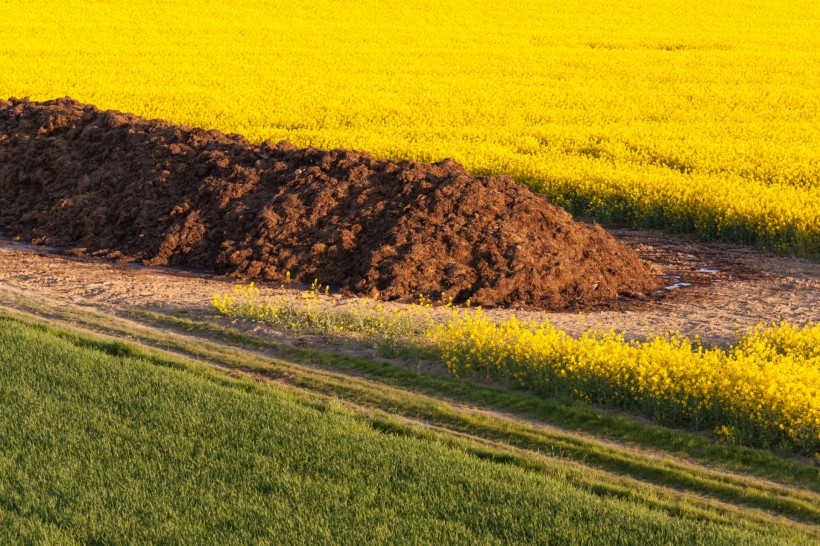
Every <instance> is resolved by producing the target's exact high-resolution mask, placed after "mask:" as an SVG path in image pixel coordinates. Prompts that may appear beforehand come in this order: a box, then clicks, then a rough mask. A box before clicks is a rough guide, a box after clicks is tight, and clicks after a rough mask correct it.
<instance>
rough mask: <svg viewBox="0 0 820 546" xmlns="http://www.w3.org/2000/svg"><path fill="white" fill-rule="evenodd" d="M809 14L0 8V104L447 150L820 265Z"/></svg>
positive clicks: (395, 6)
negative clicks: (70, 101) (56, 102)
mask: <svg viewBox="0 0 820 546" xmlns="http://www.w3.org/2000/svg"><path fill="white" fill-rule="evenodd" d="M818 28H820V3H818V2H816V1H815V0H790V1H787V2H784V1H782V0H761V1H759V2H753V3H749V2H747V1H745V0H724V1H722V2H708V1H706V0H693V1H691V2H679V1H673V0H603V1H601V2H592V3H590V2H588V1H586V0H560V1H559V0H541V1H536V2H532V1H529V0H507V1H505V2H491V1H489V0H471V1H467V0H454V1H451V2H433V1H432V0H409V1H408V0H403V1H401V2H398V1H396V0H386V1H379V2H376V1H373V0H362V1H359V2H345V3H340V2H333V1H330V0H315V1H313V2H289V1H284V0H236V1H233V2H222V1H217V0H179V1H178V2H155V1H148V0H133V1H130V2H102V1H93V2H89V1H85V0H83V1H79V0H59V1H57V0H31V1H26V2H21V1H19V0H14V1H10V0H0V75H1V76H0V97H3V98H5V97H8V96H18V97H19V96H30V97H31V98H32V99H36V100H46V99H52V98H55V97H58V96H64V95H70V96H72V97H74V98H76V99H78V100H82V101H85V102H90V103H93V104H96V105H98V106H100V107H102V108H116V109H120V110H125V111H132V112H135V113H137V114H140V115H143V116H147V117H160V118H166V119H169V120H171V121H175V122H178V123H185V124H189V125H195V126H202V127H206V128H218V129H221V130H223V131H227V132H239V133H242V134H244V135H246V136H247V137H248V138H249V139H250V140H252V141H262V140H264V139H273V140H279V139H289V140H291V141H293V142H294V143H295V144H297V145H309V144H310V145H316V146H319V147H324V148H336V147H353V148H357V149H365V150H369V151H371V152H373V153H374V154H376V155H378V156H383V157H391V158H406V157H409V158H414V159H417V160H423V161H435V160H440V159H443V158H444V157H454V158H456V159H457V160H459V161H461V162H463V163H464V164H465V165H466V166H467V167H468V168H469V169H471V170H472V171H474V172H478V173H509V174H512V175H513V176H515V177H516V178H517V179H519V180H521V181H523V182H525V183H527V184H529V185H530V186H531V187H532V188H534V189H536V190H537V191H541V192H543V193H545V194H546V195H548V196H549V197H550V198H552V199H553V200H554V201H556V202H557V203H558V204H561V205H564V206H566V207H568V208H569V209H571V210H572V211H574V212H575V213H578V214H582V215H587V216H594V217H597V218H599V219H602V220H607V221H617V222H626V223H630V224H632V225H636V226H654V227H667V228H671V229H675V230H679V231H685V232H692V233H696V234H698V235H700V236H701V237H704V238H709V239H719V240H730V241H737V242H743V243H749V244H756V245H761V246H766V247H769V248H773V249H777V250H781V251H785V252H794V253H799V254H804V255H817V254H818V253H820V156H818V153H817V150H818V149H820V130H818V127H820V86H818V85H816V82H818V81H820V33H818V32H817V29H818Z"/></svg>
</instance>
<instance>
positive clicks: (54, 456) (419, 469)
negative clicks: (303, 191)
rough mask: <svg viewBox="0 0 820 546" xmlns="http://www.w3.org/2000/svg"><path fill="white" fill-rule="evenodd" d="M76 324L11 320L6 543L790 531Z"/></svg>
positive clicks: (616, 538)
mask: <svg viewBox="0 0 820 546" xmlns="http://www.w3.org/2000/svg"><path fill="white" fill-rule="evenodd" d="M71 339H72V338H71V337H66V336H62V337H60V336H58V335H56V334H55V332H53V331H51V330H49V329H47V328H44V327H38V326H32V325H28V324H25V323H22V322H20V321H18V320H14V319H10V318H7V317H4V318H0V370H2V374H0V404H2V407H3V411H2V412H0V469H1V470H0V541H2V542H4V543H15V542H24V543H28V542H53V543H72V542H90V543H103V542H104V543H132V542H141V541H151V542H157V541H174V542H178V541H179V542H188V543H225V542H233V543H236V542H251V541H252V542H257V543H258V542H276V543H304V542H310V543H321V542H335V543H364V542H370V543H384V542H424V543H433V542H435V543H439V542H458V543H479V542H480V543H483V544H486V543H493V542H540V543H551V544H561V543H573V544H631V543H647V542H651V543H680V544H695V543H702V544H729V543H731V544H767V543H775V542H777V541H776V539H775V537H771V536H765V535H761V534H757V533H751V532H747V531H742V530H739V529H734V528H732V527H730V526H727V525H718V524H714V523H703V522H695V521H692V520H688V519H685V518H675V517H670V516H669V515H667V514H665V513H663V512H660V511H655V510H651V509H649V508H647V507H645V506H643V505H641V504H639V503H634V502H627V501H623V500H618V499H613V498H600V497H597V496H595V495H593V494H590V493H588V492H586V491H581V490H579V489H577V488H575V487H573V486H571V485H569V484H568V483H566V482H563V481H562V480H560V479H554V478H549V477H546V476H544V475H542V474H539V473H535V472H529V471H526V470H523V469H522V468H519V467H516V466H512V465H501V464H497V463H493V462H489V461H483V460H479V459H478V458H476V457H473V456H470V455H468V454H466V453H465V452H463V451H461V450H457V449H453V448H450V447H447V446H445V445H443V444H442V443H440V442H435V441H430V440H423V439H419V438H413V437H401V436H394V435H386V434H383V433H380V432H378V431H377V430H374V429H373V428H372V427H370V426H368V424H367V422H366V421H364V420H361V419H357V418H354V417H351V416H349V415H346V414H344V413H343V412H341V411H337V410H334V409H333V408H332V407H330V408H328V407H324V409H322V407H317V406H316V405H315V404H309V403H306V402H305V401H304V400H302V399H300V397H299V396H298V395H295V394H291V393H288V392H287V391H286V390H283V389H276V388H270V387H260V386H256V385H253V384H251V383H248V382H244V381H238V380H232V379H230V378H229V377H227V375H224V376H220V374H218V373H215V372H213V371H209V370H208V369H207V368H204V367H201V366H196V365H192V364H190V363H189V364H185V363H184V362H182V361H179V362H177V361H173V360H158V359H149V358H135V357H133V356H125V355H127V354H128V353H129V350H128V348H127V346H125V345H121V344H120V345H118V344H108V345H104V344H100V345H98V346H97V347H95V345H94V343H88V342H87V343H84V345H85V346H81V345H78V344H77V343H72V341H71ZM100 348H104V349H106V350H105V351H102V350H99V349H100ZM602 529H605V530H606V532H605V533H602V532H601V530H602Z"/></svg>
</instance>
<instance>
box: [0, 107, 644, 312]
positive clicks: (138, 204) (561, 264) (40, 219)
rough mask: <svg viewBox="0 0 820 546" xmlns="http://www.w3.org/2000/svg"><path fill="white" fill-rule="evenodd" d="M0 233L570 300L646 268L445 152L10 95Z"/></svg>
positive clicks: (184, 259) (371, 280)
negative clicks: (282, 138)
mask: <svg viewBox="0 0 820 546" xmlns="http://www.w3.org/2000/svg"><path fill="white" fill-rule="evenodd" d="M0 229H2V230H4V231H6V232H8V233H10V234H12V235H15V236H18V237H22V238H25V239H30V240H33V241H34V242H35V243H38V244H48V245H57V246H68V247H72V248H74V249H75V250H76V251H77V252H80V253H90V254H94V255H98V256H106V257H109V258H114V259H120V260H142V261H144V262H145V263H148V264H156V265H167V264H173V265H186V266H192V267H197V268H202V269H207V270H212V271H216V272H220V273H227V274H230V275H234V276H237V277H244V278H248V279H251V278H259V279H265V280H275V281H279V280H282V279H283V277H284V275H285V273H286V272H287V271H290V272H291V274H292V278H293V279H294V280H297V281H303V282H308V283H309V282H312V281H313V280H314V279H318V280H319V282H320V283H322V284H329V285H331V286H334V287H339V288H342V289H346V290H349V291H351V292H355V293H360V294H374V293H376V292H378V294H379V295H380V296H381V297H383V298H386V299H398V300H404V301H407V300H410V299H411V298H415V297H417V296H418V295H419V294H424V295H426V296H428V297H429V296H434V297H435V298H436V299H437V298H438V297H439V295H440V294H441V293H442V292H444V293H445V294H447V295H449V296H453V297H455V299H456V300H457V301H463V300H466V299H467V298H471V299H472V301H473V302H474V303H477V304H481V305H485V306H491V305H524V306H531V307H541V308H552V309H555V308H562V307H566V306H570V305H587V304H594V303H600V302H604V301H607V300H610V299H613V298H616V297H618V296H619V295H640V294H643V293H645V292H646V291H648V290H651V289H653V288H655V287H656V286H657V281H656V279H655V277H654V276H653V275H652V274H651V273H650V270H649V268H648V267H647V266H646V264H644V263H643V262H642V261H641V260H640V259H639V258H638V257H637V255H636V254H635V253H634V252H632V251H631V250H630V249H628V248H626V247H624V246H622V245H621V244H619V243H618V242H617V241H615V239H613V238H612V237H611V236H609V235H608V234H607V233H606V232H605V231H604V230H603V229H601V228H600V227H598V226H589V225H586V224H582V223H579V222H575V221H573V219H572V217H571V216H570V215H569V214H568V213H567V212H565V211H563V210H561V209H559V208H557V207H554V206H552V205H550V204H549V203H548V202H547V200H546V199H545V198H544V197H543V196H541V195H538V194H535V193H533V192H531V191H530V190H528V189H527V188H525V187H523V186H520V185H517V184H516V183H515V182H514V181H513V180H512V179H510V178H508V177H503V176H502V177H481V176H472V175H470V174H469V173H467V172H466V171H465V170H464V168H463V167H461V166H460V165H459V164H458V163H456V162H454V161H452V160H446V161H443V162H441V163H437V164H434V165H423V164H419V163H414V162H412V161H403V162H401V163H394V162H391V161H384V160H379V159H374V158H373V157H371V156H370V155H368V154H366V153H359V152H353V151H349V150H332V151H329V152H325V151H321V150H317V149H313V148H308V149H296V148H294V147H293V146H292V145H290V144H288V143H286V142H281V143H279V144H272V143H270V142H265V143H263V144H262V145H261V146H254V145H252V144H250V143H248V142H247V141H246V140H245V139H244V138H242V137H241V136H239V135H224V134H222V133H220V132H218V131H205V130H202V129H191V128H189V127H184V126H178V125H172V124H170V123H166V122H163V121H157V120H150V121H149V120H145V119H143V118H139V117H136V116H133V115H130V114H122V113H119V112H115V111H106V112H104V111H100V110H98V109H96V108H95V107H93V106H88V105H83V104H80V103H78V102H75V101H73V100H71V99H67V98H66V99H60V100H56V101H49V102H42V103H38V102H29V101H27V100H15V99H12V100H11V101H10V102H6V101H0Z"/></svg>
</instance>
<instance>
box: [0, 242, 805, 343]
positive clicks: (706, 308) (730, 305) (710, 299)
mask: <svg viewBox="0 0 820 546" xmlns="http://www.w3.org/2000/svg"><path fill="white" fill-rule="evenodd" d="M613 233H614V234H615V236H616V237H617V238H618V239H620V240H621V241H623V242H625V243H626V244H627V245H629V246H631V247H633V248H635V249H636V250H637V251H638V253H639V254H641V255H642V256H643V257H645V258H646V259H648V260H650V261H651V263H652V264H653V267H655V268H656V269H657V270H658V271H659V272H660V273H661V274H662V275H663V276H664V280H665V284H666V286H674V285H676V284H677V285H679V287H678V288H674V289H670V290H664V292H665V294H664V295H663V296H661V297H659V298H656V299H655V300H654V301H650V302H636V303H629V304H624V305H621V306H620V307H616V308H608V309H601V310H597V311H596V310H593V311H588V312H584V313H583V314H579V313H569V312H565V313H550V314H548V315H547V316H548V317H549V319H550V320H551V321H552V322H553V323H554V324H555V325H556V326H558V327H560V328H562V329H565V330H567V331H569V332H571V333H579V332H581V331H583V330H584V329H587V328H590V327H596V326H597V325H599V324H600V325H601V326H603V327H604V328H615V329H617V330H624V331H626V332H628V333H629V334H630V335H631V336H635V337H642V336H644V335H646V334H648V333H651V332H656V333H659V332H664V331H667V330H679V331H681V332H682V333H684V334H687V335H695V334H697V335H699V336H700V337H701V338H702V339H703V340H704V341H705V342H707V343H719V344H724V343H727V342H730V341H731V340H732V339H733V337H734V332H735V331H736V329H737V328H746V327H750V326H753V325H755V324H756V323H758V322H761V321H763V322H767V321H772V320H788V321H790V322H794V323H798V324H803V323H806V322H809V321H817V320H820V264H817V263H814V262H810V261H807V260H802V259H795V258H788V257H783V256H777V255H774V254H770V253H765V252H760V251H756V250H752V249H749V248H745V247H737V246H727V245H712V244H704V243H697V242H691V241H689V240H687V239H684V238H681V237H673V236H668V235H662V234H658V233H655V232H647V231H635V230H615V231H614V232H613ZM232 283H233V280H231V279H227V278H224V277H218V276H214V275H206V274H200V273H196V272H191V271H186V270H181V269H172V268H162V267H148V266H141V265H136V264H115V263H111V262H108V261H104V260H98V259H93V258H79V257H71V256H64V255H60V254H57V253H55V252H51V251H48V250H45V249H43V248H42V247H31V246H26V245H20V244H18V243H15V242H13V241H11V240H9V239H3V238H0V290H2V291H12V292H24V293H26V294H29V295H34V296H39V297H43V298H47V299H50V300H52V301H54V302H56V303H59V302H67V303H74V304H83V305H91V306H95V307H99V308H103V309H106V310H108V311H116V310H117V309H123V308H132V307H136V308H146V309H162V310H170V309H175V308H199V309H201V308H206V307H207V306H208V302H209V301H210V298H211V296H212V295H213V294H214V293H224V292H226V291H228V290H230V289H231V286H232ZM682 283H689V284H690V286H680V285H681V284H682ZM301 288H304V287H302V286H294V287H293V288H291V289H290V290H284V291H282V290H281V289H280V288H279V285H278V284H270V285H265V284H263V285H262V289H263V293H265V294H268V295H270V294H273V293H278V294H282V293H284V294H289V295H290V296H291V297H294V298H296V297H298V294H299V290H300V289H301ZM348 303H349V300H348V299H347V298H339V297H337V298H333V297H331V298H329V299H328V300H327V305H329V306H332V305H345V304H348ZM395 305H399V304H395ZM489 312H490V313H491V314H492V315H493V316H498V317H502V316H505V315H509V314H510V313H511V312H512V311H510V310H503V309H495V310H491V311H489ZM516 314H517V315H518V316H522V315H526V316H540V314H537V313H531V312H530V313H528V312H523V311H516Z"/></svg>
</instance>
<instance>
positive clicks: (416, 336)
mask: <svg viewBox="0 0 820 546" xmlns="http://www.w3.org/2000/svg"><path fill="white" fill-rule="evenodd" d="M321 292H322V290H321V287H319V286H318V284H317V283H314V286H313V287H311V289H310V290H307V291H305V292H304V293H303V297H302V299H301V300H300V301H297V302H291V301H289V300H286V299H284V298H280V299H278V300H275V301H273V302H271V301H266V300H262V299H261V298H260V297H259V290H258V289H257V288H255V287H254V285H253V283H251V284H250V285H246V286H244V285H237V286H236V287H234V291H233V293H229V294H224V295H219V294H216V295H214V297H213V302H212V305H213V307H214V308H215V309H216V311H217V312H218V313H219V314H221V315H225V316H229V317H233V318H239V319H254V320H260V321H264V322H267V323H269V324H273V325H275V326H279V327H284V328H287V329H295V330H299V331H302V332H308V333H318V334H328V335H331V336H342V337H347V338H354V339H358V340H363V341H366V342H367V343H373V344H375V345H377V346H378V347H380V348H382V349H386V350H388V351H389V352H390V353H391V354H394V355H405V356H406V355H407V354H408V353H407V349H408V348H409V349H411V350H417V351H418V350H421V351H424V352H423V353H421V354H423V355H424V356H430V355H433V356H436V357H438V358H440V359H441V360H442V361H443V362H445V363H446V364H447V367H448V368H449V370H450V371H451V372H452V373H453V374H455V375H457V376H462V375H468V374H470V375H480V376H485V377H487V376H489V377H495V378H500V379H505V380H513V381H515V382H518V383H519V384H521V385H522V386H524V387H526V388H529V389H532V390H534V391H537V392H540V393H542V394H545V395H548V396H569V397H572V398H577V399H580V400H584V401H586V402H590V403H601V404H606V405H610V406H616V407H620V408H623V409H626V410H630V411H639V412H642V413H643V414H645V415H647V416H648V417H650V418H652V419H655V420H656V421H658V422H661V423H666V424H671V425H677V426H684V427H690V428H695V429H709V430H713V431H714V432H715V433H716V434H717V435H718V436H720V437H723V438H724V439H725V440H727V441H731V442H736V443H742V444H746V445H753V446H762V447H775V446H781V447H786V448H789V449H794V450H796V451H799V452H801V453H805V454H808V455H811V454H815V453H820V324H808V325H805V326H803V327H798V326H795V325H791V324H786V323H781V324H775V325H770V326H758V327H757V328H755V329H754V330H753V331H751V332H748V333H746V334H744V335H742V336H740V337H739V339H738V341H737V342H736V343H735V344H734V345H733V346H732V347H730V348H729V349H728V350H726V349H722V348H719V347H711V348H709V347H704V346H703V345H701V344H700V343H699V342H698V340H697V339H694V340H692V339H689V338H686V337H683V336H681V335H679V334H667V335H663V336H656V337H654V338H651V339H647V340H645V341H634V340H627V339H625V337H624V335H623V334H619V333H615V332H600V331H595V330H590V331H588V332H586V333H584V334H583V335H581V336H580V337H577V338H575V337H572V336H570V335H569V334H567V333H566V332H563V331H561V330H558V329H556V328H555V327H554V326H552V325H551V324H550V323H549V322H522V321H519V320H518V319H516V318H515V317H514V316H512V317H510V318H509V319H507V320H504V321H500V322H496V321H492V320H490V319H489V318H487V317H486V315H485V314H484V313H483V312H482V310H481V309H480V308H479V309H470V308H467V309H462V310H458V309H456V308H453V307H452V306H449V307H450V311H449V313H444V316H443V317H442V316H441V315H440V314H439V315H438V316H435V317H434V316H433V314H431V313H430V312H429V311H430V307H431V303H430V302H429V301H424V300H422V301H421V302H420V304H418V305H414V306H411V307H409V308H393V309H386V308H384V307H383V306H382V305H381V304H376V303H373V304H370V305H368V304H367V303H366V302H364V300H362V301H361V302H360V303H359V306H358V307H354V308H353V309H346V310H338V309H334V308H333V307H329V306H328V305H326V304H325V303H322V301H321ZM445 303H446V302H445ZM415 354H418V353H415Z"/></svg>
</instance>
